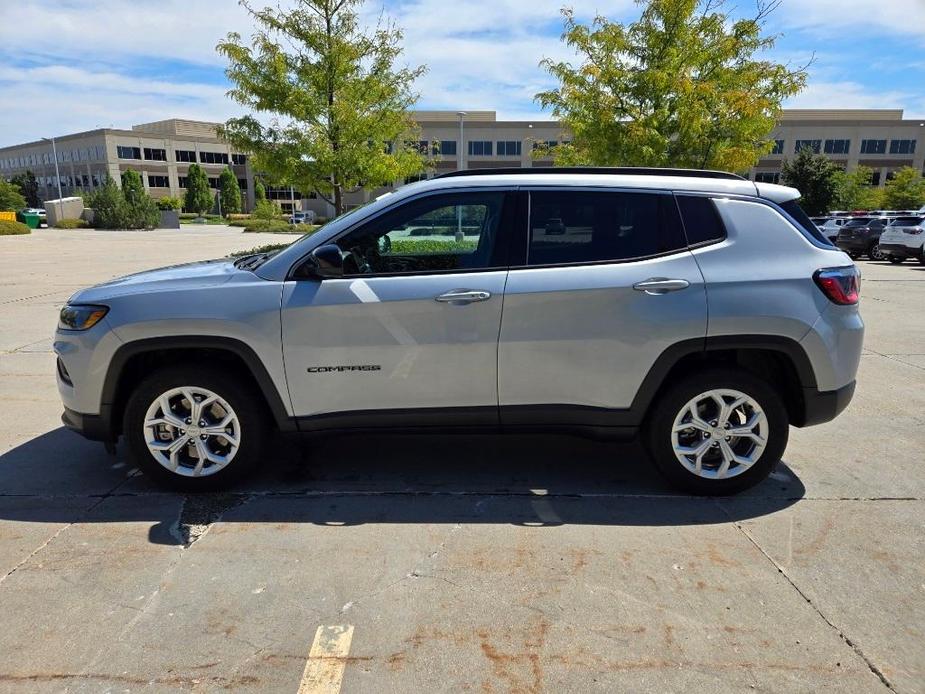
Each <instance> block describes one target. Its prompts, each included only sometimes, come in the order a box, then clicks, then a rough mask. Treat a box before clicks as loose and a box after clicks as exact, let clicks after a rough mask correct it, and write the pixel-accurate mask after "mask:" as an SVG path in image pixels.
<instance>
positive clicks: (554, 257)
mask: <svg viewBox="0 0 925 694" xmlns="http://www.w3.org/2000/svg"><path fill="white" fill-rule="evenodd" d="M529 229H530V239H529V245H528V249H527V264H528V265H531V266H536V265H559V264H567V263H589V262H602V261H608V260H613V261H616V260H631V259H635V258H645V257H649V256H654V255H659V254H661V253H667V252H671V251H676V250H680V249H682V248H685V247H686V245H687V244H686V243H685V241H684V235H683V232H682V230H681V224H680V220H679V217H678V210H677V206H676V205H675V202H674V199H673V198H672V197H671V196H670V195H660V194H653V193H604V192H584V191H580V192H565V191H534V192H533V193H531V194H530V227H529Z"/></svg>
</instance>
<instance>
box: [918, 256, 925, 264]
mask: <svg viewBox="0 0 925 694" xmlns="http://www.w3.org/2000/svg"><path fill="white" fill-rule="evenodd" d="M918 261H919V265H925V255H920V256H919V257H918Z"/></svg>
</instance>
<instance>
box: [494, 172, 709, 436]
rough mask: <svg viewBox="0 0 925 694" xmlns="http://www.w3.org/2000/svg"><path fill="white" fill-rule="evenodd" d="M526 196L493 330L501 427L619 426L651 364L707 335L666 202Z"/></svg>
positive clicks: (587, 194) (597, 194)
mask: <svg viewBox="0 0 925 694" xmlns="http://www.w3.org/2000/svg"><path fill="white" fill-rule="evenodd" d="M529 196H530V200H529V206H530V209H529V221H528V224H527V225H526V229H524V236H523V237H522V239H521V242H520V243H517V242H515V245H514V250H513V251H512V254H513V255H514V256H515V259H514V262H512V267H511V271H510V274H509V276H508V282H507V288H506V290H505V305H504V316H503V318H502V322H501V337H500V344H499V352H498V362H499V378H498V392H499V400H500V405H501V420H502V423H503V424H527V423H530V424H543V423H547V424H569V423H582V424H596V425H600V426H609V425H615V426H619V425H623V424H626V423H627V417H628V416H630V413H629V412H628V409H629V408H630V406H631V404H632V403H633V399H634V398H635V396H636V394H637V392H638V391H639V387H640V384H641V383H642V381H643V379H644V378H645V376H646V374H647V373H648V372H649V369H650V368H651V367H652V365H653V364H654V363H655V360H656V359H657V358H658V357H659V355H660V354H661V353H662V352H663V351H664V350H665V349H667V348H668V347H670V346H671V345H673V344H675V343H677V342H680V341H682V340H690V339H703V338H704V337H705V335H706V329H707V304H706V294H705V290H704V283H703V277H702V275H701V273H700V270H699V268H698V266H697V263H696V261H695V260H694V258H693V256H692V255H691V253H690V251H689V250H688V247H687V242H686V239H685V237H684V233H683V229H682V226H681V221H680V216H679V213H678V208H677V205H676V203H675V200H674V197H673V196H672V195H671V194H666V193H663V192H648V191H625V192H623V191H613V190H602V189H597V190H574V189H573V190H561V189H560V190H554V189H534V190H530V191H529ZM519 249H522V250H521V251H520V252H521V255H520V257H517V256H516V254H517V252H518V250H519Z"/></svg>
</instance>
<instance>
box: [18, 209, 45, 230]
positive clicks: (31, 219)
mask: <svg viewBox="0 0 925 694" xmlns="http://www.w3.org/2000/svg"><path fill="white" fill-rule="evenodd" d="M16 216H17V217H19V221H20V222H22V223H23V224H25V225H26V226H27V227H29V228H30V229H38V228H39V216H38V215H37V214H32V213H26V212H20V213H19V214H17V215H16Z"/></svg>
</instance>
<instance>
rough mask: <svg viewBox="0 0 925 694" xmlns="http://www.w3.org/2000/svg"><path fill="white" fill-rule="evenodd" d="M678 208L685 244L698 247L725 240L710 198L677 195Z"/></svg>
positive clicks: (722, 228) (724, 234) (719, 220)
mask: <svg viewBox="0 0 925 694" xmlns="http://www.w3.org/2000/svg"><path fill="white" fill-rule="evenodd" d="M676 199H677V201H678V207H679V208H680V210H681V218H682V219H683V220H684V233H685V234H686V235H687V243H688V244H689V245H691V246H698V245H700V244H704V243H712V242H714V241H722V240H723V239H724V238H726V228H725V227H724V226H723V220H721V219H720V217H719V213H718V212H717V211H716V205H714V204H713V201H712V200H710V198H705V197H700V196H694V195H679V196H677V198H676Z"/></svg>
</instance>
